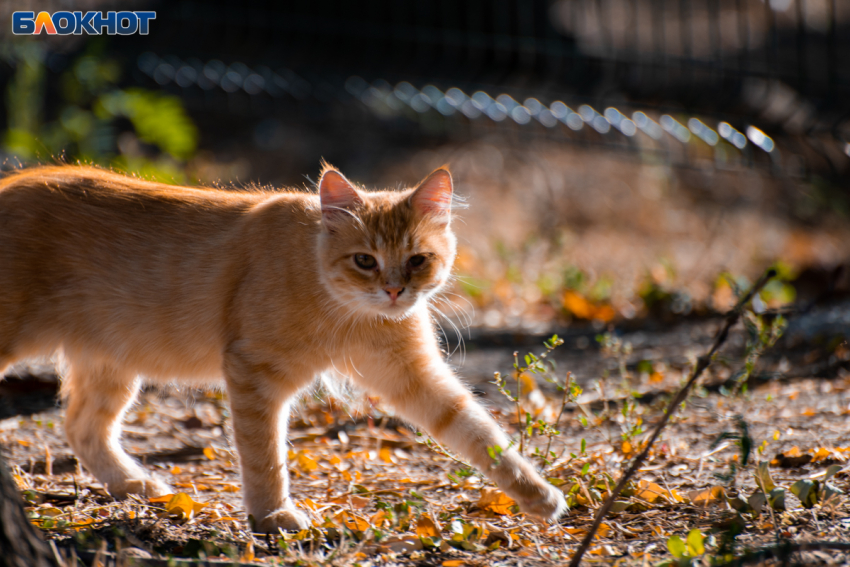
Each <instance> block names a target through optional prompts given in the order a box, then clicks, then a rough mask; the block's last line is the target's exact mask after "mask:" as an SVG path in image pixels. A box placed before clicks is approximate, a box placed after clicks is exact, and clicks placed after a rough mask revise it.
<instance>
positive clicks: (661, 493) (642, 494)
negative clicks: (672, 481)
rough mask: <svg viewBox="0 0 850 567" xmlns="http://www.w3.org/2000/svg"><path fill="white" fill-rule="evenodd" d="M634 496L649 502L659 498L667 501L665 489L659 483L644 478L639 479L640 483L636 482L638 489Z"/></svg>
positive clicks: (651, 502)
mask: <svg viewBox="0 0 850 567" xmlns="http://www.w3.org/2000/svg"><path fill="white" fill-rule="evenodd" d="M635 496H636V497H637V498H640V499H641V500H644V501H646V502H649V503H650V504H653V503H654V502H655V501H656V500H658V499H659V498H661V499H663V500H664V501H667V491H666V490H665V489H663V488H661V486H660V485H658V484H655V483H654V482H649V481H646V480H641V481H640V483H638V491H637V494H635Z"/></svg>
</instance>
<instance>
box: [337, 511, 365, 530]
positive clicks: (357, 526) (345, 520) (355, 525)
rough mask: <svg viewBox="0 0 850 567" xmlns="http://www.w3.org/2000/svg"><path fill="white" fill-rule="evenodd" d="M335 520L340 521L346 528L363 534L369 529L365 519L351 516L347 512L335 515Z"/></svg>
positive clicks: (355, 515) (354, 515)
mask: <svg viewBox="0 0 850 567" xmlns="http://www.w3.org/2000/svg"><path fill="white" fill-rule="evenodd" d="M336 519H338V520H340V521H341V522H342V524H343V525H344V526H345V527H346V528H348V529H349V530H352V531H357V532H365V531H366V530H368V529H369V522H368V521H367V520H366V518H363V517H361V516H358V515H357V514H352V513H351V512H349V511H348V510H343V511H342V512H340V513H339V514H337V515H336Z"/></svg>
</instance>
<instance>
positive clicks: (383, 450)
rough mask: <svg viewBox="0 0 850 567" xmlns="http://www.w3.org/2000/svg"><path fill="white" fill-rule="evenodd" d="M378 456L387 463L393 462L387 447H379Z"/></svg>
mask: <svg viewBox="0 0 850 567" xmlns="http://www.w3.org/2000/svg"><path fill="white" fill-rule="evenodd" d="M378 456H379V457H380V458H381V460H382V461H384V462H385V463H387V464H390V465H391V464H392V463H393V454H392V452H390V449H389V447H381V451H380V452H379V453H378Z"/></svg>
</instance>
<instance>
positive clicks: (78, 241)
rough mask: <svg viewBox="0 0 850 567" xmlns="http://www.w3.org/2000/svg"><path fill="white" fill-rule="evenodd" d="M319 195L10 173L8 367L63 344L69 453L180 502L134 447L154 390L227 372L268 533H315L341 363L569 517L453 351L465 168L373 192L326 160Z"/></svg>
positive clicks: (261, 523)
mask: <svg viewBox="0 0 850 567" xmlns="http://www.w3.org/2000/svg"><path fill="white" fill-rule="evenodd" d="M318 193H319V194H318V195H314V194H309V193H305V192H298V191H281V192H275V191H259V190H258V191H252V192H240V191H227V190H219V189H208V188H188V187H173V186H169V185H162V184H158V183H152V182H148V181H141V180H139V179H135V178H131V177H126V176H123V175H119V174H115V173H112V172H109V171H104V170H101V169H97V168H92V167H79V166H57V167H40V168H34V169H27V170H22V171H18V172H15V173H11V174H9V175H8V176H7V177H6V178H5V179H3V180H2V181H0V372H2V371H3V370H4V369H5V368H6V367H7V366H8V365H9V364H11V363H12V362H13V361H15V360H18V359H21V358H24V357H31V356H36V355H46V354H50V353H53V352H54V351H57V350H59V351H61V353H62V356H63V357H64V359H65V361H66V362H67V373H66V375H65V376H64V380H63V386H62V393H63V396H64V398H65V400H66V408H67V410H66V418H65V429H66V432H67V436H68V441H69V443H70V445H71V447H72V448H73V450H74V452H75V453H76V455H77V457H78V458H79V459H80V461H81V462H82V464H83V465H84V466H85V467H86V468H87V469H88V470H89V471H90V472H91V473H92V474H93V475H94V476H95V477H97V479H98V480H99V481H101V482H103V483H104V484H106V485H107V487H108V489H109V491H110V492H111V493H112V494H113V495H115V496H117V497H121V496H124V495H126V494H127V493H142V494H146V495H159V494H164V493H169V492H172V491H171V490H170V489H169V487H168V486H167V485H166V484H164V483H163V482H162V481H161V480H159V479H156V478H154V477H152V476H150V475H149V474H148V473H146V472H145V471H144V470H143V469H142V468H141V467H140V466H139V464H138V463H137V462H135V461H134V460H133V459H131V458H130V457H129V455H127V454H126V453H125V452H124V451H123V449H122V448H121V446H120V444H119V437H120V432H121V421H122V417H123V415H124V413H125V412H126V411H127V409H128V408H129V407H130V405H132V403H133V401H134V399H135V396H136V394H137V392H138V390H139V385H140V381H141V380H142V379H144V380H147V381H153V382H174V381H180V382H184V383H189V384H198V385H200V384H207V383H210V382H211V381H217V380H220V377H221V376H222V375H223V377H224V382H225V384H226V387H227V393H228V398H229V403H230V406H231V409H232V416H233V430H234V435H235V441H236V447H237V449H238V452H239V456H240V462H241V468H242V480H243V486H244V499H245V506H246V508H247V512H248V514H250V515H251V516H252V517H253V520H254V526H253V527H254V529H255V530H257V531H260V532H274V531H276V530H277V529H278V528H283V529H301V528H304V527H306V526H308V525H309V522H308V519H307V517H306V516H305V515H304V513H303V512H301V511H299V510H298V509H297V508H296V507H295V505H294V504H293V502H292V500H291V498H290V496H289V478H288V473H287V467H286V455H287V448H286V426H287V419H288V413H289V404H290V400H291V399H292V398H293V396H295V394H296V393H297V392H298V391H299V390H301V389H302V388H304V387H306V386H307V385H309V384H310V383H311V382H312V381H313V380H314V378H315V377H316V376H317V375H318V374H320V373H322V372H324V371H326V370H330V369H333V370H335V371H337V372H341V373H343V374H347V375H348V376H350V377H351V379H352V380H353V381H354V382H355V383H357V384H359V385H360V386H362V387H364V388H365V389H367V390H369V391H371V392H374V393H376V394H377V395H380V396H381V398H382V399H383V400H385V401H386V402H387V403H389V404H390V405H391V406H392V407H394V408H395V410H396V411H397V412H398V413H399V414H401V415H402V416H403V417H404V418H406V419H407V420H409V421H410V422H412V423H413V424H415V425H417V426H419V427H422V428H424V429H425V430H427V431H428V432H429V433H430V434H431V435H433V436H434V437H435V438H436V439H438V440H439V441H440V442H441V443H443V444H445V445H446V446H447V447H450V448H451V449H452V450H454V451H456V452H457V453H459V454H460V455H463V456H464V457H465V458H466V459H468V460H469V461H470V462H471V463H473V464H474V465H475V466H476V467H478V468H479V469H481V470H482V471H484V472H485V473H486V474H487V475H488V476H489V477H490V478H491V479H493V481H494V482H496V484H498V486H499V487H501V488H502V490H504V491H505V492H506V493H507V494H508V495H510V496H511V497H513V498H514V499H515V500H516V501H517V502H518V503H519V505H520V507H521V508H522V510H524V511H525V512H527V513H530V514H532V515H536V516H538V517H541V518H544V519H547V520H553V519H556V518H558V517H559V516H560V515H561V514H562V513H563V511H564V510H565V507H566V506H565V502H564V497H563V495H562V494H561V492H560V491H559V490H557V489H556V488H555V487H553V486H551V485H550V484H548V483H547V482H546V481H545V480H544V479H543V478H541V477H540V475H539V474H538V473H537V472H536V471H535V469H534V467H533V466H532V465H531V464H529V463H528V462H527V461H525V460H524V459H523V458H522V457H521V456H520V455H518V454H517V452H516V451H515V450H513V449H510V448H509V440H508V438H507V437H506V436H505V434H504V433H503V432H502V431H501V430H500V428H499V427H498V425H497V424H496V422H495V421H494V420H493V419H492V418H491V416H490V414H489V413H488V412H487V411H486V410H485V409H484V408H483V407H482V406H480V405H479V404H478V403H476V401H475V400H474V399H473V396H472V395H471V394H470V392H469V391H468V390H467V389H466V388H465V387H464V386H463V385H462V384H461V383H460V382H459V381H458V379H457V378H456V376H455V374H454V373H453V372H452V370H451V369H450V368H449V366H448V365H447V364H446V363H445V362H444V360H443V358H442V355H441V352H440V349H439V345H438V342H437V339H436V334H435V330H434V326H433V324H432V321H431V317H430V314H429V303H428V302H429V299H430V298H431V297H432V296H433V295H434V294H435V293H436V292H437V291H439V290H440V288H441V286H443V285H444V284H445V282H446V280H447V279H448V277H449V274H450V271H451V268H452V263H453V261H454V257H455V237H454V235H453V233H452V231H451V217H452V212H451V202H452V179H451V175H450V174H449V172H448V170H446V169H444V168H441V169H437V170H436V171H434V172H433V173H431V175H429V176H428V177H427V178H426V179H425V180H424V181H423V182H421V183H420V184H419V185H418V186H417V187H415V188H412V189H407V190H402V191H367V190H364V189H362V188H357V187H355V186H354V185H352V184H351V183H350V182H349V181H348V180H346V178H345V177H343V175H342V174H341V173H339V172H338V171H337V170H335V169H334V168H332V167H330V166H325V168H324V171H323V173H322V176H321V180H320V182H319V191H318ZM0 376H2V374H0ZM493 446H500V447H502V448H503V449H504V453H503V454H502V456H501V459H500V460H499V461H498V463H495V462H494V461H493V460H492V459H491V458H490V456H489V455H488V451H487V448H488V447H493Z"/></svg>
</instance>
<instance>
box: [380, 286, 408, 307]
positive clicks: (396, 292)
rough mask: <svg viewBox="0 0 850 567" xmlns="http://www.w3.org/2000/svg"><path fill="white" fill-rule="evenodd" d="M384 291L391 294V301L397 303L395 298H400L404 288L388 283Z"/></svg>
mask: <svg viewBox="0 0 850 567" xmlns="http://www.w3.org/2000/svg"><path fill="white" fill-rule="evenodd" d="M384 291H385V292H387V295H389V296H390V301H392V302H393V303H395V300H396V299H398V296H399V295H401V294H402V292H403V291H404V288H403V287H398V286H395V287H394V286H389V285H388V286H386V287H385V288H384Z"/></svg>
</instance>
